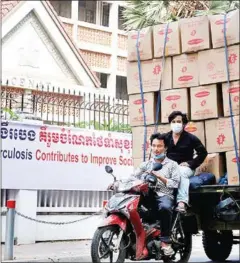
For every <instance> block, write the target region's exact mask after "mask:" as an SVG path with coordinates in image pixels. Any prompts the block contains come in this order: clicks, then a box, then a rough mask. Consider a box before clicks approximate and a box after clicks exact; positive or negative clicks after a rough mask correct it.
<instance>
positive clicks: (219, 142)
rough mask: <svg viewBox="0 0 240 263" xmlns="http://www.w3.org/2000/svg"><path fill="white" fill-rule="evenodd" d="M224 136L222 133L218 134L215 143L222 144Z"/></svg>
mask: <svg viewBox="0 0 240 263" xmlns="http://www.w3.org/2000/svg"><path fill="white" fill-rule="evenodd" d="M225 139H226V137H225V135H224V134H220V135H219V136H218V137H217V143H218V145H222V144H223V143H224V141H225Z"/></svg>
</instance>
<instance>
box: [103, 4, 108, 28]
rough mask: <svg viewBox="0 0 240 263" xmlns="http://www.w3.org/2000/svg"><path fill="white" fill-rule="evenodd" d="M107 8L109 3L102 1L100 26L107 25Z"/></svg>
mask: <svg viewBox="0 0 240 263" xmlns="http://www.w3.org/2000/svg"><path fill="white" fill-rule="evenodd" d="M109 10H110V4H108V3H105V2H103V3H102V12H101V16H102V17H101V26H107V27H108V26H109Z"/></svg>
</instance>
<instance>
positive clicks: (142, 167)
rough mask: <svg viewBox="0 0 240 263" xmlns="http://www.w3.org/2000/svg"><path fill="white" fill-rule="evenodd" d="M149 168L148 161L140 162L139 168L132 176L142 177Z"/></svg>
mask: <svg viewBox="0 0 240 263" xmlns="http://www.w3.org/2000/svg"><path fill="white" fill-rule="evenodd" d="M147 170H148V169H147V162H143V163H141V164H140V166H139V167H138V168H136V169H135V171H134V172H133V173H132V174H131V175H130V178H137V179H140V177H141V175H142V174H143V173H144V172H146V171H147Z"/></svg>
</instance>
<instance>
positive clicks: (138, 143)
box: [132, 124, 170, 158]
mask: <svg viewBox="0 0 240 263" xmlns="http://www.w3.org/2000/svg"><path fill="white" fill-rule="evenodd" d="M169 131H170V125H168V124H167V125H158V127H157V132H160V133H167V132H169ZM154 132H155V126H154V125H153V126H148V127H147V141H146V152H147V155H148V156H149V154H150V150H151V147H150V137H151V135H152V134H153V133H154ZM132 136H133V148H132V156H133V158H143V144H144V127H133V128H132Z"/></svg>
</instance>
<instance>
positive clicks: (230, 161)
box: [226, 151, 240, 185]
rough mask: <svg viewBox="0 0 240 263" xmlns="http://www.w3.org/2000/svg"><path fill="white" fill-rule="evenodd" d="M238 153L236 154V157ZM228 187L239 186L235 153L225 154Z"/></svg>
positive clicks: (239, 153) (239, 154)
mask: <svg viewBox="0 0 240 263" xmlns="http://www.w3.org/2000/svg"><path fill="white" fill-rule="evenodd" d="M239 156H240V152H238V157H239ZM226 161H227V175H228V185H239V183H240V182H239V176H238V167H237V159H236V154H235V151H231V152H226Z"/></svg>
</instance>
